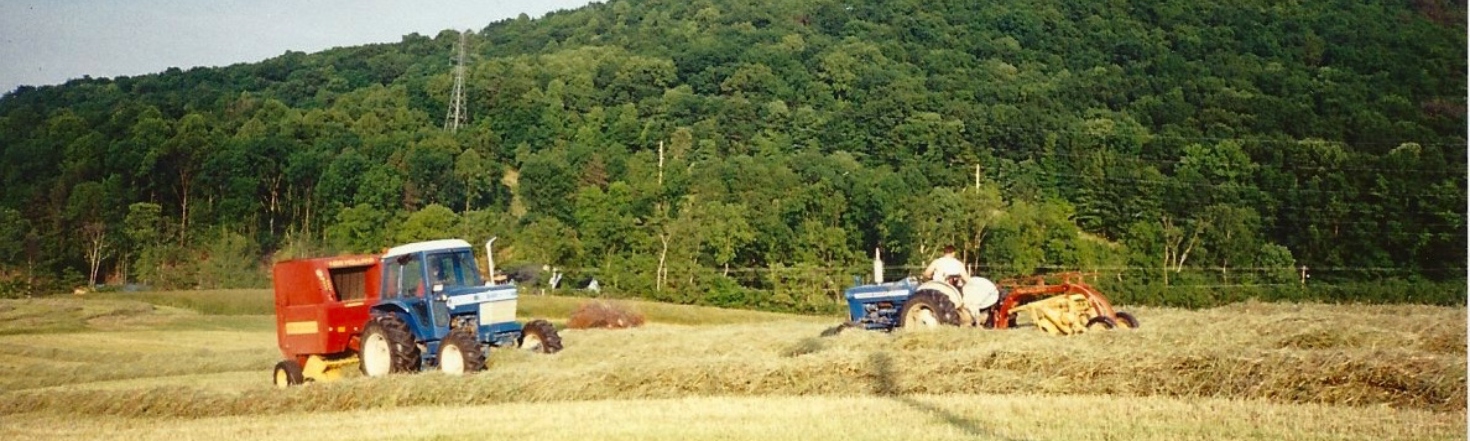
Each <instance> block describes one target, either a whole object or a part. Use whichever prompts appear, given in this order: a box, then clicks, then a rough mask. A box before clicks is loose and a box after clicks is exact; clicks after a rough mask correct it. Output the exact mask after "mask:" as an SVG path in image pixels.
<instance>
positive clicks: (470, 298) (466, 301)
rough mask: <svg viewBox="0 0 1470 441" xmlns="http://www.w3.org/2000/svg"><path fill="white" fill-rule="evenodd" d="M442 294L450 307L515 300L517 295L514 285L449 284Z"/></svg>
mask: <svg viewBox="0 0 1470 441" xmlns="http://www.w3.org/2000/svg"><path fill="white" fill-rule="evenodd" d="M444 295H445V296H446V297H447V299H445V301H444V302H445V303H446V304H447V305H448V306H449V307H450V308H451V309H458V308H460V307H463V306H469V305H476V304H480V303H489V302H501V301H506V300H515V299H516V297H517V294H516V286H515V285H491V286H451V287H445V289H444Z"/></svg>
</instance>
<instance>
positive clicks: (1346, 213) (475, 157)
mask: <svg viewBox="0 0 1470 441" xmlns="http://www.w3.org/2000/svg"><path fill="white" fill-rule="evenodd" d="M1465 9H1466V7H1465V2H1464V1H1463V0H1450V1H1445V0H1412V1H1385V2H1359V1H1313V2H1277V1H1221V0H1204V1H1194V0H1191V1H1173V0H1165V1H1157V0H1149V1H1138V0H1135V1H1114V2H1075V1H1047V0H1042V1H1035V0H1028V1H1018V0H999V1H984V2H977V1H971V0H926V1H911V0H900V1H894V0H851V1H807V0H802V1H795V0H778V1H772V2H756V1H746V0H700V1H685V0H614V1H609V2H606V3H597V4H592V5H590V6H587V7H585V8H582V9H578V10H575V11H564V12H558V13H554V14H550V15H547V16H545V17H541V18H535V19H532V18H529V17H525V16H522V17H520V18H518V19H513V20H506V21H501V22H496V23H491V24H489V25H488V26H487V27H486V28H484V29H481V30H474V31H473V32H471V33H470V34H469V35H468V36H467V39H466V40H467V41H468V54H469V55H468V63H467V64H468V65H467V67H466V74H465V77H464V90H465V103H466V110H467V114H468V118H467V120H466V121H465V123H464V125H463V126H461V127H460V128H459V130H457V131H455V132H452V133H451V132H449V131H446V130H445V129H444V126H445V122H446V118H445V115H446V114H447V110H448V106H447V103H448V102H450V96H451V90H452V89H453V85H454V61H453V55H454V54H455V52H456V50H455V46H456V44H457V43H458V42H459V41H460V34H459V33H458V32H455V31H445V32H442V33H440V34H439V35H437V36H435V37H432V38H430V37H425V36H419V35H410V36H406V37H404V38H403V40H402V41H401V42H400V43H396V44H381V45H367V46H359V47H349V48H338V49H333V50H328V51H325V52H321V53H315V54H303V53H296V52H289V53H286V54H284V55H282V56H280V57H276V58H272V59H269V60H266V61H263V62H259V63H252V64H238V65H234V66H229V67H223V68H199V69H191V70H188V71H180V70H178V69H171V70H169V71H166V72H163V73H161V74H156V75H146V76H138V77H123V78H114V79H91V78H88V79H80V80H74V81H71V82H69V83H67V84H65V85H61V86H54V87H40V88H32V87H22V88H20V89H18V90H15V91H12V92H11V93H9V94H7V95H5V96H4V97H3V98H0V154H3V161H0V180H3V185H4V188H5V191H4V193H3V200H0V236H3V237H0V280H3V282H0V283H3V284H4V286H5V287H6V288H5V291H6V292H9V293H12V294H14V293H26V292H39V291H44V290H46V289H55V288H56V287H62V286H66V285H67V284H71V285H75V284H83V283H86V282H85V280H86V279H87V278H94V279H95V280H97V281H99V282H101V281H106V282H108V283H110V284H120V283H124V282H128V283H142V284H147V285H152V286H158V287H194V286H198V287H223V286H234V285H242V284H243V285H257V286H258V285H263V284H264V281H263V280H264V277H265V276H264V274H267V272H266V271H265V270H264V268H267V267H268V265H267V264H268V263H269V261H270V260H271V259H272V258H275V259H279V258H282V257H288V256H301V255H317V254H325V253H334V252H364V251H374V250H379V249H381V248H382V247H385V246H388V245H390V244H393V243H399V242H403V241H409V240H415V239H421V238H428V237H443V236H454V237H464V238H466V239H470V240H472V241H480V242H483V241H484V240H485V239H488V238H489V237H491V236H498V237H500V240H499V241H498V242H496V244H497V246H498V247H499V250H500V254H501V255H500V256H499V257H498V259H497V260H498V261H500V262H502V264H503V265H508V267H516V266H519V265H527V264H537V266H538V267H539V265H540V264H550V265H554V266H557V267H560V268H563V269H564V270H565V271H567V272H568V273H569V274H570V275H571V276H572V277H571V279H576V280H585V279H586V278H587V277H596V278H597V279H598V280H599V281H600V282H601V285H602V287H603V288H604V289H606V290H610V291H612V292H614V293H623V294H625V295H647V296H651V297H655V298H660V299H664V300H673V301H681V302H688V303H707V304H722V305H743V306H755V307H762V308H768V309H786V310H812V309H823V308H826V307H827V306H823V305H825V303H823V302H828V301H830V300H828V299H830V297H831V296H833V295H834V293H836V292H837V290H840V289H841V288H842V287H844V286H846V285H847V284H849V283H851V280H852V276H853V275H861V274H871V265H870V264H869V263H868V262H869V259H870V256H871V253H872V251H873V250H874V249H875V248H878V247H881V248H882V249H883V250H884V259H885V261H886V262H887V263H888V265H889V266H890V271H889V276H890V278H891V277H897V276H899V275H902V274H905V273H912V272H913V271H915V270H914V269H913V266H916V265H922V264H923V263H924V262H925V261H926V260H927V259H928V258H930V257H932V256H933V255H934V253H935V251H934V250H935V249H936V247H938V246H942V245H944V244H950V243H952V244H956V245H958V246H959V247H960V248H961V250H962V254H963V258H964V259H965V260H966V261H967V262H970V263H972V264H974V265H976V268H977V270H978V272H980V273H981V274H986V275H989V276H992V277H994V278H1001V277H1005V276H1012V275H1026V274H1033V273H1044V272H1055V271H1063V270H1084V271H1095V272H1098V273H1100V274H1101V275H1100V276H1099V277H1098V279H1097V280H1099V283H1108V284H1112V286H1113V289H1114V295H1115V296H1118V297H1123V298H1124V299H1125V300H1126V301H1133V302H1152V303H1182V304H1208V303H1210V302H1214V301H1220V300H1221V299H1222V298H1224V297H1228V296H1231V295H1238V294H1231V293H1239V292H1247V293H1251V294H1249V295H1265V296H1272V295H1276V296H1288V295H1290V296H1296V295H1307V296H1315V297H1318V298H1323V297H1326V298H1334V297H1333V296H1347V297H1351V296H1354V295H1361V296H1374V297H1379V298H1380V299H1382V298H1385V297H1382V296H1379V294H1384V295H1385V296H1388V297H1386V298H1388V299H1389V300H1393V299H1394V298H1395V297H1393V296H1399V297H1397V299H1400V300H1415V299H1419V297H1415V296H1416V295H1418V294H1404V293H1403V290H1400V291H1396V292H1394V293H1369V294H1361V293H1360V294H1351V293H1347V294H1344V293H1345V292H1348V291H1350V290H1348V291H1343V290H1336V291H1334V290H1330V289H1327V288H1328V287H1332V286H1347V285H1353V284H1358V285H1380V286H1383V285H1385V284H1393V283H1399V282H1402V284H1401V285H1402V286H1410V287H1413V286H1420V287H1421V288H1422V285H1423V283H1424V281H1431V282H1432V281H1444V282H1449V283H1448V286H1449V287H1450V288H1449V290H1448V291H1446V290H1444V289H1438V288H1435V289H1427V290H1423V291H1435V292H1437V294H1433V295H1437V296H1440V297H1436V298H1434V299H1433V300H1432V301H1442V302H1448V303H1461V304H1463V301H1464V295H1465V294H1464V292H1465V287H1464V283H1463V282H1464V280H1465V277H1466V271H1465V263H1466V257H1467V256H1466V243H1467V241H1466V226H1465V217H1466V182H1465V181H1466V161H1465V159H1466V140H1465V134H1466V120H1465V112H1466V94H1467V93H1466V62H1465V60H1466V29H1465V20H1466V14H1465ZM1302 267H1306V270H1305V272H1304V271H1303V268H1302ZM93 274H95V276H93ZM1303 276H1308V278H1309V280H1308V279H1304V277H1303ZM542 277H543V278H544V277H545V275H542ZM1303 280H1308V281H1307V282H1306V285H1305V289H1303V285H1302V282H1303ZM1393 286H1400V285H1393ZM1314 287H1319V288H1322V289H1321V290H1317V291H1313V288H1314ZM1405 289H1406V290H1408V291H1414V289H1410V288H1405ZM1415 289H1418V288H1415ZM1415 292H1417V291H1415ZM1446 292H1448V294H1446ZM1262 293H1265V294H1262ZM1273 293H1274V294H1273ZM1445 299H1448V300H1447V301H1446V300H1445Z"/></svg>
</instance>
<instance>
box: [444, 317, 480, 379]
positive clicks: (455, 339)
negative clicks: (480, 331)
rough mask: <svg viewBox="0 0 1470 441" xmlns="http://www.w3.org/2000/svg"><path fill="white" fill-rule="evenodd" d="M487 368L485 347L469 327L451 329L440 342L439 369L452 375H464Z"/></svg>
mask: <svg viewBox="0 0 1470 441" xmlns="http://www.w3.org/2000/svg"><path fill="white" fill-rule="evenodd" d="M482 369H485V349H484V348H483V347H481V346H480V342H478V341H476V340H475V332H474V331H471V330H469V329H468V328H463V327H461V328H455V329H454V330H453V331H449V335H447V336H445V337H444V341H441V342H439V370H440V371H442V372H444V373H446V374H450V375H464V374H466V373H470V372H478V371H480V370H482Z"/></svg>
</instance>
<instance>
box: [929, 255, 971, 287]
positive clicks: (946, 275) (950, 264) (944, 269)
mask: <svg viewBox="0 0 1470 441" xmlns="http://www.w3.org/2000/svg"><path fill="white" fill-rule="evenodd" d="M954 252H955V249H954V245H945V246H944V255H942V256H939V257H938V258H936V259H934V260H933V261H931V262H929V266H928V267H927V268H924V278H926V279H930V280H934V281H936V282H946V283H949V284H950V285H952V286H954V287H955V288H963V287H964V286H965V281H967V280H970V270H969V269H966V268H965V263H964V262H961V261H960V259H956V258H955V257H954Z"/></svg>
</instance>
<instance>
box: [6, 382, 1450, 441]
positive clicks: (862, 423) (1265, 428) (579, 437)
mask: <svg viewBox="0 0 1470 441" xmlns="http://www.w3.org/2000/svg"><path fill="white" fill-rule="evenodd" d="M293 392H294V391H293ZM293 392H282V394H290V393H293ZM180 398H181V399H184V398H187V396H183V397H180ZM1464 429H1465V425H1464V421H1463V415H1461V414H1455V413H1440V412H1428V411H1422V410H1404V409H1383V408H1363V407H1339V406H1321V405H1309V404H1308V405H1303V404H1280V403H1272V402H1263V401H1252V400H1228V399H1189V400H1183V399H1173V398H1164V397H1143V398H1140V397H1128V398H1117V397H1105V396H1037V395H952V394H951V395H911V396H881V395H863V396H764V397H684V398H671V399H638V400H607V401H575V402H557V403H509V404H498V405H477V406H430V407H414V408H409V409H368V410H361V411H351V412H300V413H290V414H285V415H268V416H243V417H242V416H228V417H215V418H199V419H155V418H148V419H138V418H124V417H89V418H86V419H84V420H82V421H78V419H77V418H75V417H72V416H67V415H57V414H24V415H11V416H0V438H4V439H41V440H44V439H112V440H150V441H151V440H189V439H229V440H234V441H248V440H281V439H301V438H309V439H313V440H318V441H336V440H342V441H361V440H389V439H392V440H431V439H445V440H449V439H519V440H532V439H534V440H540V441H585V440H650V441H662V440H669V441H682V440H693V439H724V440H730V439H750V440H756V439H759V440H845V441H846V440H890V439H923V440H941V441H944V440H977V439H978V440H1069V441H1086V440H1137V441H1177V440H1338V441H1343V440H1433V439H1444V440H1452V439H1464Z"/></svg>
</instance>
